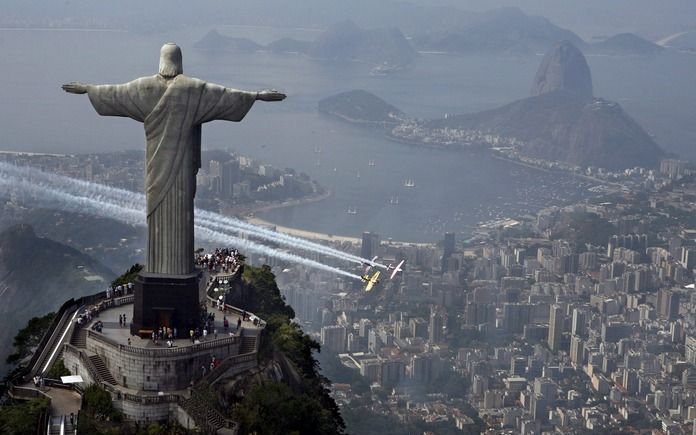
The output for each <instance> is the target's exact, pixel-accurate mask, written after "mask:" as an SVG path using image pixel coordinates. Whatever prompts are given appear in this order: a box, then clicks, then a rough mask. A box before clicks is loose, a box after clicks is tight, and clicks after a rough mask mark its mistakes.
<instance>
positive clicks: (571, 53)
mask: <svg viewBox="0 0 696 435" xmlns="http://www.w3.org/2000/svg"><path fill="white" fill-rule="evenodd" d="M555 91H564V92H567V93H572V94H575V95H577V96H579V97H582V98H592V74H591V73H590V67H589V66H588V65H587V60H586V59H585V56H584V55H583V54H582V52H581V51H580V50H579V49H578V48H577V47H576V46H575V45H573V44H572V43H571V42H569V41H562V42H559V43H558V44H556V45H554V46H553V48H551V50H549V51H548V52H547V53H546V54H545V55H544V59H543V60H542V61H541V65H540V66H539V70H538V71H537V74H536V77H535V78H534V83H533V84H532V96H533V97H534V96H539V95H542V94H546V93H549V92H555Z"/></svg>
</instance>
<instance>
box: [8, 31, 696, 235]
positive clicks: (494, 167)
mask: <svg viewBox="0 0 696 435" xmlns="http://www.w3.org/2000/svg"><path fill="white" fill-rule="evenodd" d="M208 30H210V29H209V28H190V29H185V30H177V31H175V32H171V33H168V34H133V33H124V32H103V31H58V30H37V29H32V30H9V29H6V30H0V70H1V71H3V75H2V77H3V80H2V82H0V131H1V132H2V136H0V148H1V149H12V150H26V151H44V152H67V153H70V152H100V151H110V150H116V149H139V148H142V147H143V144H144V137H143V129H142V126H141V125H139V124H138V123H137V122H135V121H132V120H129V119H121V118H107V117H99V116H98V115H96V113H95V112H94V110H93V109H92V107H91V105H90V104H89V102H88V101H87V98H86V97H85V96H75V95H68V94H65V93H64V92H62V91H61V90H60V85H61V84H62V83H65V82H68V81H73V80H75V81H83V82H88V83H121V82H126V81H128V80H131V79H133V78H136V77H139V76H143V75H150V74H155V73H156V71H157V63H158V54H159V47H160V46H161V45H162V43H164V42H167V41H175V42H177V43H179V44H180V45H181V46H182V49H183V53H184V71H185V73H186V74H189V75H192V76H195V77H200V78H203V79H205V80H209V81H213V82H217V83H220V84H224V85H226V86H230V87H235V88H239V89H247V90H257V89H263V88H269V87H274V88H277V89H280V90H283V91H285V92H286V93H287V94H288V99H287V100H286V101H284V102H283V103H276V104H269V103H266V104H263V103H260V102H259V103H257V105H256V106H255V107H254V108H253V109H252V111H251V112H250V113H249V115H248V116H247V117H246V118H245V119H244V121H243V122H241V123H239V124H233V123H227V122H213V123H210V124H208V125H206V126H205V127H204V132H203V146H204V147H206V148H208V149H213V148H228V149H231V150H236V151H239V152H241V153H243V154H246V155H249V156H251V157H254V158H258V159H260V160H263V161H266V162H268V163H271V164H273V165H274V166H276V167H291V168H295V169H297V170H299V171H302V172H306V173H307V174H309V175H310V176H311V177H313V178H315V179H317V180H318V181H319V182H320V183H321V184H322V185H324V186H325V187H327V188H328V189H330V190H331V191H332V196H331V197H330V198H329V199H327V200H325V201H322V202H318V203H313V204H308V205H302V206H297V207H290V208H284V209H276V210H272V211H268V212H265V213H262V214H261V215H260V216H261V217H263V218H265V219H268V220H270V221H272V222H275V223H277V224H279V225H285V226H292V227H298V228H302V229H306V230H312V231H320V232H324V233H331V234H341V235H348V236H359V234H360V233H361V232H362V231H377V232H379V233H380V234H382V236H383V238H388V237H392V238H394V239H398V240H409V241H433V240H439V239H441V238H442V233H443V232H445V231H456V232H459V233H461V234H462V236H464V235H466V234H467V233H468V232H469V230H470V229H471V226H472V225H475V224H476V223H477V222H479V221H482V220H488V219H492V218H496V217H503V216H513V217H514V216H517V215H520V214H523V213H527V212H529V213H532V212H534V211H536V210H537V209H538V208H540V207H543V206H545V205H547V204H550V203H558V202H564V201H571V200H576V199H579V198H582V197H583V196H585V195H586V189H587V188H588V187H590V185H586V184H582V183H581V182H579V181H578V180H576V179H573V178H572V177H570V176H558V175H549V174H548V173H545V172H541V171H536V170H531V169H527V168H523V167H519V166H516V165H512V164H510V163H506V162H502V161H499V160H495V159H493V158H491V157H489V156H486V155H485V154H474V153H463V152H453V151H442V150H433V149H425V148H417V147H412V146H407V145H403V144H399V143H395V142H391V141H389V140H387V139H386V138H384V137H382V135H381V134H380V133H379V132H377V131H374V130H369V129H364V128H359V127H356V126H353V125H349V124H346V123H343V122H341V121H338V120H335V119H333V118H331V117H327V116H324V115H321V114H319V113H317V111H316V105H317V102H318V101H319V100H320V99H322V98H324V97H327V96H329V95H332V94H335V93H338V92H342V91H346V90H350V89H365V90H368V91H370V92H373V93H375V94H377V95H379V96H380V97H382V98H384V99H385V100H387V101H388V102H390V103H392V104H394V105H396V106H397V107H399V108H401V109H402V110H404V111H405V112H407V113H409V114H410V115H413V116H418V117H423V118H433V117H440V116H443V115H444V114H446V113H465V112H471V111H478V110H484V109H490V108H494V107H497V106H500V105H502V104H505V103H507V102H510V101H512V100H514V99H517V98H523V97H525V96H527V95H528V93H529V88H530V84H531V82H532V78H533V76H534V73H535V71H536V68H537V66H538V63H539V61H540V57H538V56H536V57H529V58H523V59H521V58H506V57H494V56H490V57H486V56H464V57H458V56H446V55H436V54H423V55H421V56H420V57H419V58H418V59H417V61H416V62H415V64H414V65H413V67H412V68H410V69H408V70H406V71H402V72H398V73H395V74H393V75H389V76H385V77H374V76H371V75H370V74H369V71H370V67H369V66H367V65H362V64H358V63H351V62H345V63H336V62H330V63H329V62H319V61H314V60H310V59H307V58H306V57H304V56H301V55H293V54H280V55H278V54H271V53H264V52H261V53H249V54H244V53H208V52H202V51H198V50H195V49H193V48H192V46H193V44H194V43H195V42H196V41H197V40H198V39H200V38H201V37H202V36H203V35H204V34H205V33H206V32H207V31H208ZM218 30H219V31H220V32H221V33H223V34H227V35H231V36H242V37H249V38H251V39H254V40H256V41H257V42H260V43H267V42H270V41H272V40H274V39H277V38H280V37H282V36H291V37H295V38H298V39H307V40H310V39H312V38H314V37H315V36H316V34H317V32H316V31H312V30H304V29H269V28H256V27H239V26H237V27H218ZM588 61H589V62H590V66H591V68H592V71H593V77H594V83H595V94H596V95H599V96H603V97H606V98H608V99H612V100H616V101H618V102H620V103H621V104H622V105H623V106H624V108H625V109H626V110H627V111H628V112H629V113H630V114H631V115H633V116H634V117H635V118H636V119H637V120H638V121H640V122H641V123H642V124H643V125H644V126H645V127H646V129H647V130H648V131H649V132H650V133H652V134H654V135H655V137H656V138H657V140H658V142H659V143H661V144H662V145H663V146H664V147H665V148H666V149H667V150H669V151H672V152H676V153H680V154H682V155H683V156H685V157H687V158H696V147H694V146H693V144H694V142H695V141H696V124H694V123H693V122H692V120H693V119H694V116H696V89H695V88H696V86H694V85H693V83H692V82H691V81H689V80H690V79H689V78H690V77H691V72H692V71H694V70H696V56H691V55H686V54H668V55H663V56H660V57H658V58H655V59H644V58H634V57H590V58H589V59H588ZM370 161H374V166H370V165H369V164H368V162H370ZM406 180H412V181H413V184H415V186H414V187H411V188H408V187H405V186H404V182H405V181H406ZM397 198H398V204H395V202H397ZM348 209H350V210H355V213H347V211H348Z"/></svg>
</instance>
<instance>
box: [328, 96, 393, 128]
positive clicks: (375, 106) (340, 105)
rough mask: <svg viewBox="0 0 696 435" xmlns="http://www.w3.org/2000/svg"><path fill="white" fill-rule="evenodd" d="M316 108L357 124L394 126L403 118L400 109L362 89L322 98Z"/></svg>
mask: <svg viewBox="0 0 696 435" xmlns="http://www.w3.org/2000/svg"><path fill="white" fill-rule="evenodd" d="M318 108H319V111H320V112H322V113H326V114H329V115H333V116H337V117H339V118H342V119H344V120H346V121H349V122H354V123H358V124H366V125H379V126H396V125H398V124H400V123H401V122H402V121H403V120H404V119H405V115H404V113H403V112H402V111H401V110H399V109H398V108H396V107H394V106H392V105H391V104H389V103H387V102H386V101H384V100H383V99H381V98H379V97H378V96H376V95H375V94H371V93H369V92H367V91H363V90H354V91H348V92H343V93H340V94H337V95H334V96H332V97H328V98H324V99H323V100H321V101H320V102H319V106H318Z"/></svg>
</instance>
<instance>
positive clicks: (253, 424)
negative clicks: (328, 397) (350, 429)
mask: <svg viewBox="0 0 696 435" xmlns="http://www.w3.org/2000/svg"><path fill="white" fill-rule="evenodd" d="M236 418H237V420H238V421H239V423H240V424H241V425H242V428H243V430H244V431H245V432H246V433H254V432H255V433H257V434H258V435H266V434H269V435H270V434H280V433H285V434H305V433H312V434H318V435H321V434H332V435H333V434H341V433H343V427H342V425H339V424H338V423H337V422H336V420H335V419H334V418H333V416H332V414H331V411H329V410H327V409H326V408H325V407H324V406H323V405H322V404H321V403H320V401H319V400H317V399H315V398H314V397H312V396H309V395H307V394H296V393H294V392H293V391H292V390H291V389H290V387H288V386H287V385H285V384H280V383H270V384H264V385H257V386H255V387H254V388H252V389H251V391H250V392H249V394H247V395H246V396H245V397H244V400H243V401H242V402H241V404H240V405H239V406H238V407H237V410H236Z"/></svg>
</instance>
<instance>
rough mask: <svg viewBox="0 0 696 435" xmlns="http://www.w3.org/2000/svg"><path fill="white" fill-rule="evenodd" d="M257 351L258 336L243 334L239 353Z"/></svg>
mask: <svg viewBox="0 0 696 435" xmlns="http://www.w3.org/2000/svg"><path fill="white" fill-rule="evenodd" d="M251 352H256V336H243V337H242V341H241V343H240V344H239V354H240V355H244V354H247V353H251Z"/></svg>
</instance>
